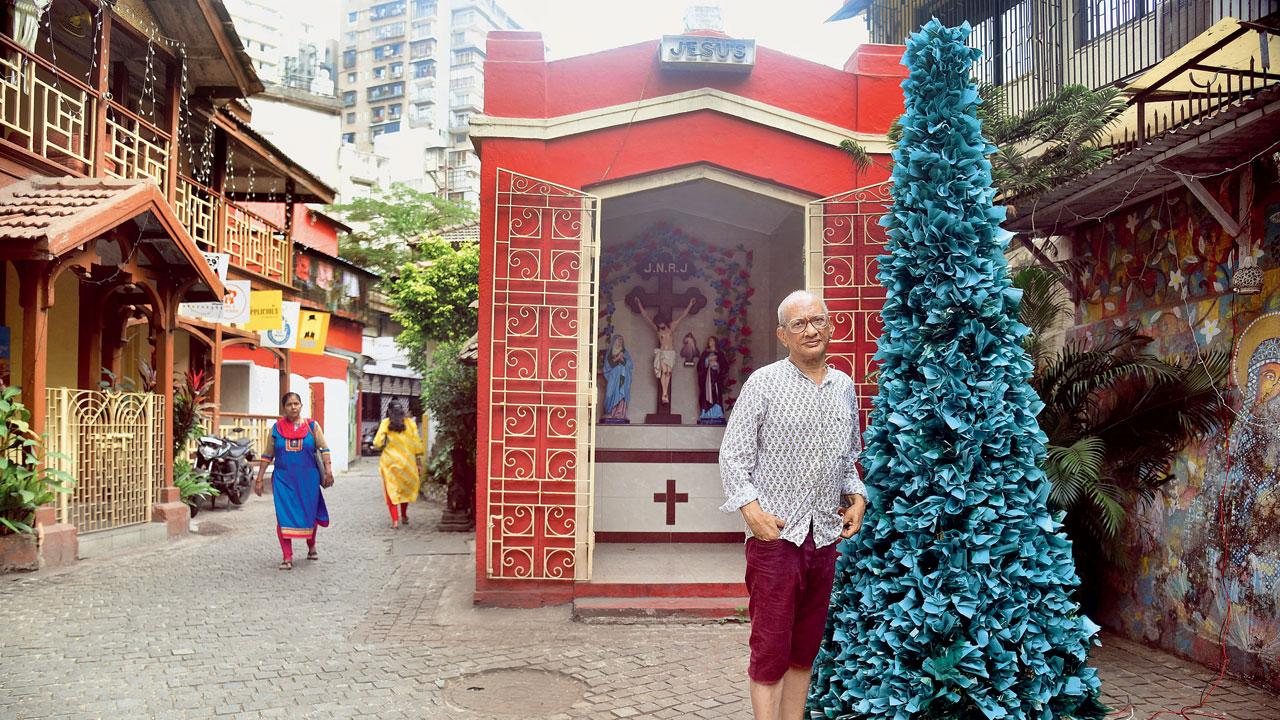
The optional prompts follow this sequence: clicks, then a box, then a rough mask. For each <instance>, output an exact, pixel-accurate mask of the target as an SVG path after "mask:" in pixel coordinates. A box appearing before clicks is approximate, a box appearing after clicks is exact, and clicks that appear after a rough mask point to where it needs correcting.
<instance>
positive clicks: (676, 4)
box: [277, 0, 866, 68]
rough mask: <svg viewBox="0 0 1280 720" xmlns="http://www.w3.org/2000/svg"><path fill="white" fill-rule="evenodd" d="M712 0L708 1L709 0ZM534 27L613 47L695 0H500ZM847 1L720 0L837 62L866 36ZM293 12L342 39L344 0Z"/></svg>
mask: <svg viewBox="0 0 1280 720" xmlns="http://www.w3.org/2000/svg"><path fill="white" fill-rule="evenodd" d="M706 1H707V0H704V2H706ZM498 3H499V4H500V5H501V6H502V7H503V8H505V9H506V10H507V12H509V13H511V16H512V17H514V18H515V19H516V22H518V23H520V25H521V26H522V27H524V28H525V29H527V30H538V31H540V32H541V33H542V37H543V39H544V40H545V41H546V43H547V57H548V58H550V59H553V60H554V59H559V58H565V57H571V56H574V55H585V54H587V53H592V52H597V51H600V50H606V49H608V48H612V47H618V46H621V45H630V44H632V43H637V42H642V41H645V40H654V39H657V38H658V37H659V36H661V35H677V34H679V33H681V32H683V30H684V13H685V10H686V9H687V8H688V7H689V5H690V4H691V3H690V0H498ZM841 4H842V3H841V0H785V2H779V1H778V0H720V7H721V11H722V14H723V16H724V22H725V31H726V32H728V33H729V34H730V35H733V36H734V37H740V38H748V39H753V40H755V41H756V42H758V43H759V44H760V45H763V46H765V47H768V48H771V49H774V50H779V51H781V52H785V53H788V54H791V55H795V56H798V57H802V58H805V59H806V60H813V61H814V62H820V63H823V64H825V65H831V66H832V67H837V68H838V67H842V66H843V65H844V61H845V60H847V59H848V58H849V55H850V53H852V52H853V49H854V48H855V47H856V46H857V45H858V44H859V43H862V42H865V41H866V22H865V21H864V20H863V19H861V18H855V19H853V20H842V21H840V22H835V23H824V22H823V21H824V20H826V19H827V18H828V17H831V14H832V13H834V12H835V11H836V10H837V9H838V8H839V7H840V5H841ZM277 7H279V8H280V9H281V10H282V11H283V12H284V13H285V14H286V15H291V14H293V15H295V16H298V17H306V18H308V19H310V20H311V21H312V22H315V23H316V25H317V26H318V27H317V29H318V30H321V31H322V32H323V31H324V30H328V32H327V33H326V34H328V35H329V36H330V37H334V38H336V37H337V36H338V31H339V30H338V28H339V23H340V20H341V14H340V13H341V4H340V2H339V0H277Z"/></svg>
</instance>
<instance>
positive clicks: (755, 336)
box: [472, 32, 905, 606]
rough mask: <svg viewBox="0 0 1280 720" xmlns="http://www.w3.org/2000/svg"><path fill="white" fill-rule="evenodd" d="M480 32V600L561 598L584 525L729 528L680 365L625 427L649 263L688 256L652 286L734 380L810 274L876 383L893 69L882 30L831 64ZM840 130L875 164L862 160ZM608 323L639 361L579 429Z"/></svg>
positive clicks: (754, 363) (855, 364)
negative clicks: (605, 412)
mask: <svg viewBox="0 0 1280 720" xmlns="http://www.w3.org/2000/svg"><path fill="white" fill-rule="evenodd" d="M681 41H683V42H685V43H686V47H687V48H695V47H704V48H710V51H709V52H710V54H709V55H708V57H714V56H715V55H716V52H717V51H718V50H724V52H723V53H721V54H720V57H722V58H723V57H729V56H731V55H732V54H733V52H734V51H735V50H738V49H740V48H741V51H740V52H739V55H741V56H742V58H743V60H744V61H741V62H722V63H720V65H719V66H718V67H712V66H709V65H708V64H706V63H697V62H692V63H690V62H684V63H682V62H680V61H679V58H677V57H676V53H677V50H676V48H677V47H678V45H679V43H680V42H681ZM748 42H749V41H748ZM690 43H691V44H690ZM488 50H489V52H488V59H487V66H486V72H485V77H486V83H485V85H486V97H485V108H486V115H485V116H483V117H478V118H473V120H472V137H473V138H474V139H475V142H476V143H477V145H478V148H479V152H480V154H481V160H482V170H481V197H480V217H481V238H482V257H481V270H480V273H481V276H480V289H481V313H480V332H479V342H480V363H479V373H480V398H479V421H478V422H479V439H478V448H477V492H476V517H477V523H476V526H477V531H476V532H477V552H476V602H478V603H483V604H499V605H515V606H529V605H538V604H548V603H560V602H566V601H568V600H570V599H571V598H573V597H574V596H575V595H579V596H581V595H582V594H583V593H584V592H589V591H590V590H591V589H592V588H593V587H594V588H596V589H598V590H600V589H601V588H600V586H602V585H606V584H607V583H605V582H604V581H603V578H602V577H599V576H598V575H599V573H598V572H597V571H596V569H594V567H593V566H594V565H595V560H596V557H597V549H598V546H597V543H598V542H600V543H608V542H629V543H660V542H661V543H681V542H696V543H714V542H726V543H727V542H731V541H733V540H736V542H737V543H739V544H740V543H741V534H740V529H738V528H736V527H735V526H734V524H733V523H735V522H736V518H733V517H732V516H728V515H723V514H721V513H718V512H716V511H715V506H717V505H719V502H720V501H721V499H720V498H718V497H716V493H717V492H718V491H717V487H716V486H717V485H718V476H716V474H715V462H716V449H717V448H718V438H719V435H718V434H717V432H718V430H717V429H716V428H714V427H707V426H701V425H697V424H696V421H697V405H696V403H695V402H694V401H693V399H692V396H693V394H694V391H693V390H690V388H692V387H696V385H691V383H694V380H693V379H692V377H693V376H692V375H691V374H688V373H685V374H682V375H679V376H678V377H677V376H676V374H674V373H673V380H672V398H671V402H670V408H668V410H670V412H672V413H675V412H676V411H677V410H680V411H682V412H680V413H677V414H679V415H681V420H678V421H674V422H679V423H680V424H670V421H669V422H668V424H664V425H656V424H653V423H652V422H645V418H650V419H651V418H652V417H654V416H655V415H654V414H653V413H650V414H649V415H646V414H645V413H644V411H645V410H648V409H654V410H658V409H659V408H657V407H655V403H657V400H656V399H653V398H654V397H656V396H655V393H656V386H654V385H653V382H654V380H653V378H654V373H653V372H652V368H651V361H650V360H649V357H650V356H649V351H650V348H651V347H652V345H653V341H652V339H651V337H652V333H648V334H647V335H646V334H645V333H647V332H648V331H647V329H646V326H644V325H641V324H640V323H639V322H638V320H639V318H638V316H637V315H636V313H634V312H631V311H629V309H628V307H627V304H626V302H625V301H624V295H625V294H627V290H628V288H630V287H631V286H633V285H634V286H636V287H637V288H640V287H641V286H644V285H645V283H646V282H648V286H649V287H652V286H653V285H654V282H655V281H654V280H653V276H652V275H651V274H648V273H647V271H649V270H652V267H653V261H654V259H655V258H657V259H662V260H663V262H662V263H660V264H661V265H664V266H665V265H667V264H668V263H666V260H672V261H673V262H671V263H669V264H670V266H671V267H672V268H673V269H674V268H676V267H677V266H679V268H680V269H681V270H683V271H684V274H682V275H678V276H677V277H675V278H674V279H667V280H664V281H662V282H665V283H666V285H665V287H666V288H667V289H668V290H670V289H671V288H673V287H677V286H678V287H680V288H683V289H684V290H683V291H684V292H686V293H690V295H688V297H692V296H693V295H698V294H701V296H702V298H703V299H704V300H705V305H696V307H697V308H698V311H697V312H695V313H693V314H691V315H690V317H689V319H688V321H687V322H686V323H685V326H687V327H688V328H689V331H688V335H689V338H688V339H689V340H694V341H695V344H697V345H701V344H702V342H699V341H698V340H699V339H700V338H702V337H704V336H705V337H708V338H709V337H712V336H714V337H716V338H717V340H718V341H719V342H720V343H721V344H722V345H724V346H726V347H727V348H728V350H729V351H730V352H731V353H732V354H731V356H730V357H731V358H732V360H731V362H732V369H731V372H730V376H731V377H732V378H733V379H732V380H731V381H730V383H729V387H730V388H736V387H739V386H740V383H741V380H742V379H745V377H746V376H747V375H748V374H749V372H750V370H751V369H752V367H758V366H759V365H763V364H765V363H767V362H770V361H772V360H774V359H776V358H778V357H781V355H780V354H779V350H780V349H779V347H778V345H777V343H776V342H774V341H773V329H774V326H775V325H776V321H775V320H774V319H773V316H774V308H776V306H777V304H778V302H779V301H780V300H781V299H782V297H785V296H786V294H787V293H789V292H790V291H792V290H795V289H797V288H800V287H806V288H808V289H811V290H814V291H818V292H820V293H822V294H823V295H824V297H825V298H826V299H827V301H828V304H829V306H830V309H831V311H832V318H833V321H834V322H835V336H834V340H835V344H834V345H833V351H834V353H835V357H834V360H833V364H835V365H837V366H838V367H841V368H842V369H844V370H846V371H847V372H849V373H850V374H851V375H853V377H854V379H855V381H857V382H858V383H860V387H861V388H862V390H863V394H864V398H868V397H869V395H870V393H871V392H873V390H874V384H873V383H872V384H868V383H866V376H867V374H868V372H870V370H871V369H872V366H871V356H872V355H873V354H874V351H875V347H874V340H875V337H876V335H877V334H878V329H879V326H878V309H879V306H880V302H881V300H882V297H883V295H882V294H881V293H882V291H881V290H880V288H879V286H878V284H877V283H876V281H875V257H876V256H877V255H878V254H879V253H880V245H881V244H882V234H881V230H880V228H879V225H878V220H879V217H880V215H882V214H883V212H884V208H885V205H886V203H887V201H888V193H887V189H888V186H887V183H886V180H887V178H888V174H889V165H890V163H889V158H888V151H889V149H888V144H887V141H886V139H885V133H886V132H887V130H888V128H889V125H890V123H891V122H892V121H893V119H894V118H896V117H897V116H898V115H899V114H901V112H902V93H901V90H900V87H899V85H900V83H901V81H902V79H903V77H904V75H905V69H904V68H903V67H902V66H901V65H900V64H899V63H898V60H899V59H900V58H901V56H902V50H901V48H900V47H897V46H884V45H864V46H862V47H860V48H859V49H858V50H857V52H855V53H854V54H853V56H852V57H851V58H850V59H849V61H848V63H847V64H846V66H845V68H844V69H843V70H837V69H834V68H829V67H826V66H823V65H818V64H815V63H811V62H808V61H805V60H802V59H799V58H796V57H791V56H788V55H784V54H781V53H777V52H774V51H771V50H768V49H767V48H756V47H754V44H747V43H744V41H739V40H733V39H730V38H725V37H723V36H720V35H715V34H703V35H700V36H698V37H693V38H690V37H687V36H686V37H683V38H668V39H666V40H664V41H657V40H655V41H652V42H646V43H640V44H636V45H631V46H627V47H622V48H617V49H613V50H609V51H606V52H601V53H596V54H593V55H587V56H582V57H575V58H569V59H566V60H559V61H553V62H548V61H546V59H545V54H544V50H543V43H542V38H541V36H540V35H539V34H537V33H529V32H496V33H491V34H490V35H489V41H488ZM664 58H665V59H664ZM748 58H749V61H746V59H748ZM726 66H729V67H726ZM846 139H853V140H856V141H857V142H859V143H860V144H861V145H862V146H863V147H864V148H866V149H867V150H868V151H869V152H870V153H871V156H872V159H873V161H874V162H873V163H872V165H870V166H869V167H867V168H865V169H861V168H859V167H858V166H857V165H856V164H855V163H854V162H853V161H852V159H851V157H850V155H849V154H848V153H846V152H845V151H844V150H842V149H841V148H840V143H841V141H843V140H846ZM676 261H679V262H676ZM672 283H674V285H673V284H672ZM659 287H663V286H662V285H661V283H659ZM682 297H684V296H682ZM673 303H674V301H672V302H670V303H668V305H671V304H673ZM682 307H683V302H681V303H680V304H678V305H677V306H676V308H677V309H676V311H675V312H674V313H672V314H674V315H677V316H678V314H679V312H680V308H682ZM658 309H659V311H663V310H669V309H670V308H669V307H667V306H662V307H659V308H658ZM684 333H685V330H684V329H683V327H682V328H681V329H680V330H679V334H684ZM619 337H622V338H624V339H619V340H618V343H619V344H620V345H621V344H625V345H626V347H628V348H629V350H628V351H629V352H631V353H632V355H633V360H634V367H635V369H634V373H633V382H634V387H633V389H632V396H631V408H630V410H629V411H626V410H624V414H625V415H626V417H627V419H628V420H629V421H630V423H631V424H629V425H599V426H598V425H597V423H598V421H599V419H600V417H599V416H600V415H601V413H600V411H599V410H598V409H597V408H598V406H599V405H600V403H601V395H600V389H599V387H598V382H597V375H598V370H599V367H598V365H599V357H600V356H599V352H600V351H602V350H603V349H604V348H605V347H607V346H608V345H609V344H610V343H612V342H613V341H614V340H615V338H619ZM681 372H683V370H682V371H681ZM727 394H728V395H733V394H736V392H735V391H734V390H732V389H730V390H729V391H727ZM682 473H683V474H682ZM664 474H665V475H670V476H672V477H675V478H676V479H675V480H672V479H671V478H670V477H662V476H663V475H664ZM606 481H607V482H606ZM676 482H679V483H680V484H681V485H682V487H681V488H677V487H676V485H675V483H676ZM650 485H652V487H650ZM664 488H665V489H666V491H665V492H663V490H664ZM650 495H652V496H653V502H649V496H650ZM677 503H678V504H677ZM659 575H661V573H660V572H659V571H657V570H656V569H655V581H654V582H655V583H657V582H661V579H660V578H658V577H657V576H659ZM673 588H674V586H673ZM673 588H668V591H671V592H682V593H696V592H700V591H699V590H695V589H692V588H689V587H687V586H686V587H682V588H679V589H673ZM704 590H705V588H704ZM613 591H618V592H622V590H620V589H618V588H614V590H609V589H603V590H602V592H604V593H608V592H613ZM653 591H654V590H653V588H650V592H653ZM727 591H728V592H731V593H732V592H739V589H738V588H737V587H736V586H735V587H733V588H729V589H728V590H727ZM658 592H661V591H658Z"/></svg>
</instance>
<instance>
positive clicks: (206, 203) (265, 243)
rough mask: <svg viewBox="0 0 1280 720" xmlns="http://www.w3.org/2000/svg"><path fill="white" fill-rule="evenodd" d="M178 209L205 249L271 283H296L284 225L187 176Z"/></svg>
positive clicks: (181, 184)
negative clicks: (226, 258) (257, 213)
mask: <svg viewBox="0 0 1280 720" xmlns="http://www.w3.org/2000/svg"><path fill="white" fill-rule="evenodd" d="M174 208H175V210H176V211H177V215H178V219H179V220H180V221H182V225H183V227H185V228H186V229H187V233H188V234H190V235H191V237H192V239H193V240H195V241H196V244H197V245H199V246H200V248H201V249H203V250H207V251H209V252H224V253H227V254H228V255H230V256H231V264H232V265H234V266H235V267H238V268H241V269H243V270H247V271H249V272H251V273H255V274H257V275H260V276H262V277H264V278H267V279H268V280H273V281H275V282H278V283H282V284H285V285H289V284H291V283H292V281H293V248H292V243H291V242H290V241H289V239H288V237H287V236H286V234H285V232H284V229H283V228H281V227H280V226H278V225H276V224H275V223H272V222H271V221H269V220H267V219H265V218H263V217H261V216H259V215H256V214H254V213H252V212H250V211H249V210H247V209H245V208H244V207H241V206H240V205H237V204H236V203H234V202H232V201H231V200H230V199H228V198H227V197H226V196H224V195H223V194H222V193H219V192H217V191H216V190H214V189H212V188H210V187H207V186H205V185H201V184H200V183H197V182H196V181H194V180H192V179H190V178H187V177H179V178H178V183H177V188H176V198H175V201H174Z"/></svg>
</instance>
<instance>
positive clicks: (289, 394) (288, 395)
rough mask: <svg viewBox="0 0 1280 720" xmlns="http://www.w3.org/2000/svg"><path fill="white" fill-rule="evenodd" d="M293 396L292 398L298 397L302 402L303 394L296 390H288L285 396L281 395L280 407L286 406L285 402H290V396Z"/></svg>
mask: <svg viewBox="0 0 1280 720" xmlns="http://www.w3.org/2000/svg"><path fill="white" fill-rule="evenodd" d="M291 397H292V398H298V402H302V396H301V395H299V394H298V393H296V392H287V393H285V394H284V395H283V396H281V397H280V407H284V404H285V403H287V402H289V398H291Z"/></svg>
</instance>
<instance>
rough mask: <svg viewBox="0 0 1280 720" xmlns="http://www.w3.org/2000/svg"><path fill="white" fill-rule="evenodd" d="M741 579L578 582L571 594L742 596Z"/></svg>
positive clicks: (681, 596)
mask: <svg viewBox="0 0 1280 720" xmlns="http://www.w3.org/2000/svg"><path fill="white" fill-rule="evenodd" d="M746 595H747V584H746V583H743V582H597V581H594V580H592V581H588V582H578V583H574V584H573V596H574V597H576V598H583V597H611V598H741V597H746Z"/></svg>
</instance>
